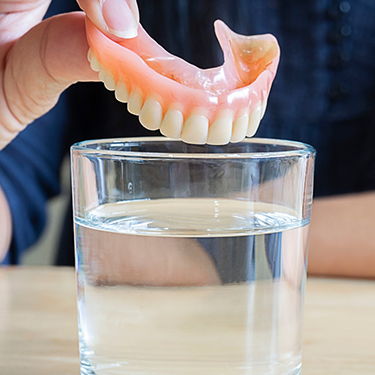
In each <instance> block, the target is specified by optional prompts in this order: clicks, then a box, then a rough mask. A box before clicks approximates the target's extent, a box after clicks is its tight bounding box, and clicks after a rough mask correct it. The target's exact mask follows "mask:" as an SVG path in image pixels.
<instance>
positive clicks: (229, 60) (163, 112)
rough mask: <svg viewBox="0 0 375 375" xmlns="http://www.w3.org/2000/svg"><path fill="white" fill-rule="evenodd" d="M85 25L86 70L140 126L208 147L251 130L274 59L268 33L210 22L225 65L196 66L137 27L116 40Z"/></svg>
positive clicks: (264, 102)
mask: <svg viewBox="0 0 375 375" xmlns="http://www.w3.org/2000/svg"><path fill="white" fill-rule="evenodd" d="M86 29H87V39H88V43H89V45H90V50H89V53H88V59H89V61H90V65H91V68H92V69H93V70H95V71H97V72H99V79H100V80H101V81H103V83H104V85H105V87H106V88H107V89H108V90H112V91H115V96H116V98H117V100H119V101H120V102H123V103H127V105H128V111H129V112H130V113H133V114H135V115H138V116H139V120H140V122H141V124H142V125H143V126H144V127H145V128H147V129H150V130H157V129H160V132H161V133H162V134H163V135H165V136H167V137H169V138H173V139H182V140H183V141H184V142H186V143H192V144H205V143H208V144H212V145H223V144H227V143H228V142H240V141H241V140H243V139H244V138H245V137H246V136H248V137H252V136H253V135H254V134H255V133H256V131H257V129H258V126H259V123H260V121H261V119H262V118H263V116H264V113H265V110H266V105H267V99H268V95H269V92H270V89H271V85H272V82H273V79H274V77H275V74H276V70H277V66H278V63H279V58H280V50H279V46H278V43H277V41H276V38H275V37H273V36H272V35H270V34H266V35H256V36H243V35H239V34H236V33H234V32H233V31H232V30H230V29H229V28H228V27H227V26H226V25H225V24H224V23H223V22H222V21H216V22H215V33H216V36H217V38H218V40H219V43H220V46H221V48H222V50H223V54H224V64H223V65H222V66H220V67H217V68H212V69H199V68H197V67H195V66H193V65H191V64H189V63H187V62H186V61H184V60H182V59H180V58H178V57H176V56H173V55H171V54H170V53H168V52H167V51H165V50H164V49H163V48H162V47H161V46H160V45H158V44H157V43H156V42H155V41H154V40H153V39H152V38H151V37H150V36H149V35H148V34H147V33H146V31H145V30H144V29H143V28H142V26H139V30H138V37H136V38H133V39H127V40H122V41H119V42H115V41H113V40H111V39H109V38H108V37H107V36H105V35H104V34H103V33H102V32H101V31H100V30H99V29H97V28H96V27H95V26H94V24H93V23H92V22H91V21H90V20H89V19H87V21H86Z"/></svg>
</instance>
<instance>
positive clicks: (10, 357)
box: [0, 267, 375, 375]
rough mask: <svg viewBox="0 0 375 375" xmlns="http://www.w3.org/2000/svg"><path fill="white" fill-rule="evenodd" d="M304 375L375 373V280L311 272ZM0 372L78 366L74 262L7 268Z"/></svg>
mask: <svg viewBox="0 0 375 375" xmlns="http://www.w3.org/2000/svg"><path fill="white" fill-rule="evenodd" d="M302 373H303V375H335V374H340V375H359V374H361V375H370V374H371V375H373V374H375V282H374V281H354V280H335V279H332V280H330V279H309V280H308V283H307V294H306V313H305V328H304V359H303V371H302ZM0 374H1V375H34V374H35V375H44V374H54V375H62V374H77V375H78V374H79V359H78V339H77V320H76V304H75V278H74V272H73V270H72V269H68V268H52V267H50V268H42V267H35V268H31V267H30V268H2V269H1V268H0Z"/></svg>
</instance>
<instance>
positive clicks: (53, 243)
mask: <svg viewBox="0 0 375 375" xmlns="http://www.w3.org/2000/svg"><path fill="white" fill-rule="evenodd" d="M70 195H71V188H70V165H69V157H66V158H65V159H64V162H63V165H62V168H61V194H60V195H58V196H57V197H55V198H52V199H50V200H49V202H48V208H47V215H48V220H47V225H46V227H45V228H44V231H43V234H42V236H41V237H40V238H39V240H38V242H37V243H36V244H35V245H34V246H32V247H31V248H30V250H28V251H25V252H24V254H23V257H22V259H21V264H24V265H54V264H55V263H56V261H55V259H56V256H57V249H58V244H59V239H60V236H61V230H62V224H63V221H64V216H65V213H66V208H67V205H68V204H71V201H70Z"/></svg>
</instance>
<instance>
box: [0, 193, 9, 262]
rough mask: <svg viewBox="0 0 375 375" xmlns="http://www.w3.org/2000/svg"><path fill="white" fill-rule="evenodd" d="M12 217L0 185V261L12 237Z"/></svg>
mask: <svg viewBox="0 0 375 375" xmlns="http://www.w3.org/2000/svg"><path fill="white" fill-rule="evenodd" d="M11 234H12V218H11V214H10V209H9V205H8V201H7V199H6V197H5V194H4V192H3V190H2V189H1V187H0V263H1V262H2V261H3V259H4V258H5V255H6V252H7V250H8V248H9V245H10V241H11V237H12V235H11Z"/></svg>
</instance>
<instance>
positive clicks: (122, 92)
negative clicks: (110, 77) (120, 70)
mask: <svg viewBox="0 0 375 375" xmlns="http://www.w3.org/2000/svg"><path fill="white" fill-rule="evenodd" d="M115 97H116V99H117V100H118V101H119V102H121V103H127V102H128V100H129V90H128V87H127V86H126V85H125V83H124V82H118V83H117V85H116V91H115Z"/></svg>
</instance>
